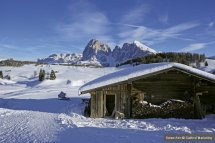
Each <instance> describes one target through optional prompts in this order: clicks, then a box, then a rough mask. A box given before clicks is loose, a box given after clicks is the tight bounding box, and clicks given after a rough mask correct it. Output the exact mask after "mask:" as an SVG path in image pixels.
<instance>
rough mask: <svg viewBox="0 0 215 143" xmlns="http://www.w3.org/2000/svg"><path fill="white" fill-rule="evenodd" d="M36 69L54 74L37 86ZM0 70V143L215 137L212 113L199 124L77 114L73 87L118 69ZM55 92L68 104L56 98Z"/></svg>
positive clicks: (78, 104) (130, 141) (79, 110)
mask: <svg viewBox="0 0 215 143" xmlns="http://www.w3.org/2000/svg"><path fill="white" fill-rule="evenodd" d="M209 64H210V63H209ZM214 65H215V64H214ZM214 67H215V66H214ZM40 68H44V69H45V70H46V71H49V72H50V71H51V70H52V69H53V70H55V71H58V73H57V79H56V80H55V81H50V80H46V81H43V82H38V78H37V77H35V76H34V71H37V73H38V72H39V70H40ZM209 68H210V67H208V69H209ZM214 69H215V68H214ZM0 70H2V71H3V72H4V74H7V73H8V74H10V75H11V79H12V80H11V81H8V80H1V79H0V142H6V143H7V142H10V143H24V142H25V143H26V142H62V143H67V142H75V143H85V142H88V143H100V142H104V143H110V142H111V143H121V142H122V143H142V142H152V143H153V142H156V143H157V142H165V141H164V134H166V133H212V134H214V133H215V115H208V116H207V117H206V119H204V120H184V119H144V120H143V119H142V120H133V119H126V120H113V119H92V118H86V117H84V116H82V113H83V109H84V105H83V103H82V101H81V98H87V97H88V95H85V96H81V97H80V96H78V88H79V87H80V86H81V85H82V84H84V83H86V82H87V81H89V80H92V79H95V78H97V77H99V76H101V75H104V74H107V73H110V72H114V71H116V70H118V69H115V68H84V67H72V66H69V67H68V66H57V65H55V66H51V67H49V66H44V67H40V66H37V67H35V66H34V65H28V66H24V67H19V68H13V67H0ZM60 91H64V92H65V93H67V95H68V96H69V97H70V98H71V100H69V101H63V100H58V99H57V95H58V94H59V93H60Z"/></svg>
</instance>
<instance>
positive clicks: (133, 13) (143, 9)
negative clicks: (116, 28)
mask: <svg viewBox="0 0 215 143" xmlns="http://www.w3.org/2000/svg"><path fill="white" fill-rule="evenodd" d="M150 10H151V7H150V6H149V5H147V4H141V5H138V6H136V7H134V8H133V9H131V10H129V11H128V12H127V13H126V14H125V15H124V16H123V17H122V19H121V22H122V23H133V24H134V23H139V22H141V21H143V20H144V19H145V15H146V14H148V13H149V12H150Z"/></svg>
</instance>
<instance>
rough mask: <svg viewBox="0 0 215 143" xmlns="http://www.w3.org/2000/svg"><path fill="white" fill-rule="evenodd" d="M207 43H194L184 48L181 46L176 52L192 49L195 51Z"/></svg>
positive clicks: (204, 46) (191, 50) (190, 50)
mask: <svg viewBox="0 0 215 143" xmlns="http://www.w3.org/2000/svg"><path fill="white" fill-rule="evenodd" d="M207 45H208V43H194V44H190V45H188V46H187V47H185V48H182V49H181V50H179V51H178V52H193V51H197V50H200V49H203V48H206V46H207Z"/></svg>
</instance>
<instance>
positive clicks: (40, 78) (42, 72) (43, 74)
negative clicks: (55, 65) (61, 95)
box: [39, 69, 45, 81]
mask: <svg viewBox="0 0 215 143" xmlns="http://www.w3.org/2000/svg"><path fill="white" fill-rule="evenodd" d="M44 79H45V70H42V69H40V73H39V81H43V80H44Z"/></svg>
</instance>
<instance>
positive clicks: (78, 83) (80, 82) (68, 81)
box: [67, 80, 85, 86]
mask: <svg viewBox="0 0 215 143" xmlns="http://www.w3.org/2000/svg"><path fill="white" fill-rule="evenodd" d="M84 83H85V82H84V81H83V80H74V81H71V80H67V85H71V86H82V85H83V84H84Z"/></svg>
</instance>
